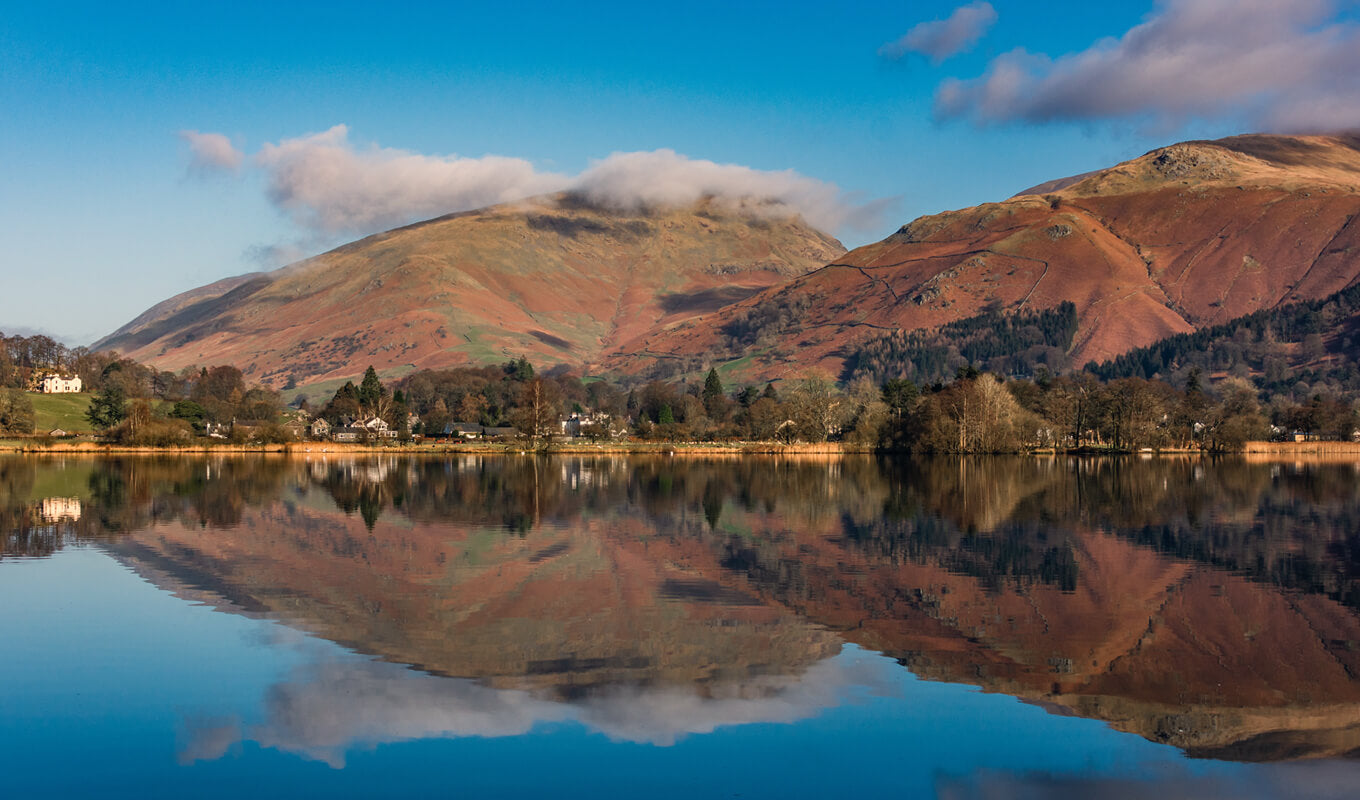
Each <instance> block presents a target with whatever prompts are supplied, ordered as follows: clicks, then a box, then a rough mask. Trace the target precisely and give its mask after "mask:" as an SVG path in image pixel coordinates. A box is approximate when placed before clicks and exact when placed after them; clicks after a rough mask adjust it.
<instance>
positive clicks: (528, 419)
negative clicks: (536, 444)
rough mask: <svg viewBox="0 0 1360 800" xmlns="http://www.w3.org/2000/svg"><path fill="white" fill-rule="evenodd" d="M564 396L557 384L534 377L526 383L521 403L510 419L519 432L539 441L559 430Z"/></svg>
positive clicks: (520, 398) (520, 399) (521, 394)
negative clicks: (558, 421) (558, 419)
mask: <svg viewBox="0 0 1360 800" xmlns="http://www.w3.org/2000/svg"><path fill="white" fill-rule="evenodd" d="M561 405H562V397H561V392H560V390H559V389H558V388H557V384H555V383H553V382H552V381H545V380H543V379H542V378H533V379H531V380H529V381H528V382H527V383H525V384H524V390H523V391H522V392H521V393H520V397H519V403H518V405H517V407H516V408H515V410H514V411H512V412H511V413H510V421H511V422H512V423H513V424H514V426H515V427H516V428H519V432H520V433H522V434H524V435H525V436H528V437H529V438H530V439H533V440H535V441H537V440H538V439H542V438H545V437H547V436H550V435H552V433H553V432H554V431H556V430H557V418H558V415H559V414H560V413H561Z"/></svg>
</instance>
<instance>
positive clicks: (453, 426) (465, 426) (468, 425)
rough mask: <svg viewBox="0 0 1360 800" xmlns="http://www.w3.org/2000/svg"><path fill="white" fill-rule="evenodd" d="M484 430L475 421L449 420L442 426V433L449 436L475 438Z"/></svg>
mask: <svg viewBox="0 0 1360 800" xmlns="http://www.w3.org/2000/svg"><path fill="white" fill-rule="evenodd" d="M485 430H486V429H485V428H483V427H482V426H481V425H479V424H478V423H476V422H450V423H449V424H447V425H445V426H444V435H445V436H448V437H450V438H451V437H454V436H457V437H459V438H461V439H477V438H480V437H481V436H482V433H483V431H485Z"/></svg>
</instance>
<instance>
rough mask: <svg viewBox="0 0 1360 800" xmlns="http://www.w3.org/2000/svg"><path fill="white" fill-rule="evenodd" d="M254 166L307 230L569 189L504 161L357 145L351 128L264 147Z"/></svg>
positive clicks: (369, 227) (354, 227)
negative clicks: (431, 154) (266, 177)
mask: <svg viewBox="0 0 1360 800" xmlns="http://www.w3.org/2000/svg"><path fill="white" fill-rule="evenodd" d="M254 160H255V163H256V165H258V166H259V167H261V168H262V169H264V171H265V173H266V174H267V175H268V180H269V188H268V192H269V199H270V200H271V201H272V202H273V203H274V204H275V205H277V206H278V207H279V208H281V209H283V210H284V211H285V212H287V213H288V214H289V215H290V216H291V217H292V218H293V220H294V221H295V222H297V223H298V224H299V225H302V226H303V227H305V228H310V229H312V230H316V231H322V232H330V233H341V232H344V233H367V232H372V231H375V230H381V229H384V228H391V227H394V226H397V225H402V224H404V223H408V222H412V221H415V220H418V219H426V218H429V217H436V216H440V215H442V214H448V213H452V212H455V211H466V210H468V209H473V208H481V207H483V206H489V205H495V204H497V203H506V202H510V201H513V200H520V199H522V198H525V197H530V196H533V195H538V194H544V193H547V192H555V191H559V190H561V189H563V188H566V185H567V179H566V178H565V177H564V176H561V175H557V174H554V173H540V172H538V171H536V170H535V169H534V166H533V165H532V164H530V163H529V162H528V161H525V160H524V159H520V158H507V157H504V156H483V157H481V158H463V157H459V156H426V155H421V154H419V153H412V152H409V151H406V150H397V149H392V148H385V147H377V146H372V147H367V148H362V149H361V148H356V147H354V146H353V145H352V144H350V142H349V129H348V128H347V127H346V126H344V125H336V126H335V127H333V128H331V129H330V130H328V131H325V132H323V133H315V134H310V135H307V136H300V137H298V138H295V139H285V140H283V141H281V142H279V143H278V144H266V145H264V147H262V148H261V149H260V152H259V153H258V154H256V156H255V159H254Z"/></svg>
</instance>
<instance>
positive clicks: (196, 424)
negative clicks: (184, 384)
mask: <svg viewBox="0 0 1360 800" xmlns="http://www.w3.org/2000/svg"><path fill="white" fill-rule="evenodd" d="M170 416H171V417H172V418H173V419H182V420H184V421H185V422H187V423H189V424H190V425H192V426H193V428H194V430H195V431H197V432H198V433H200V434H202V433H203V431H204V424H203V422H204V419H205V418H206V417H207V416H208V412H207V411H206V410H204V408H203V406H201V405H199V404H198V403H195V402H194V401H193V400H181V401H179V402H178V403H175V407H174V408H173V409H171V411H170Z"/></svg>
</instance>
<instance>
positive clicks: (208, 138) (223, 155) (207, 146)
mask: <svg viewBox="0 0 1360 800" xmlns="http://www.w3.org/2000/svg"><path fill="white" fill-rule="evenodd" d="M179 138H181V139H183V140H184V141H185V142H187V143H188V145H189V158H190V160H189V171H190V172H193V173H197V174H207V173H210V172H217V171H226V172H235V171H237V170H239V169H240V168H241V162H242V161H244V160H245V154H244V153H242V152H241V151H240V150H237V149H236V146H235V145H233V144H232V143H231V140H230V139H228V138H227V137H226V136H223V135H222V134H220V133H201V132H199V131H190V130H184V131H180V132H179Z"/></svg>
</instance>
